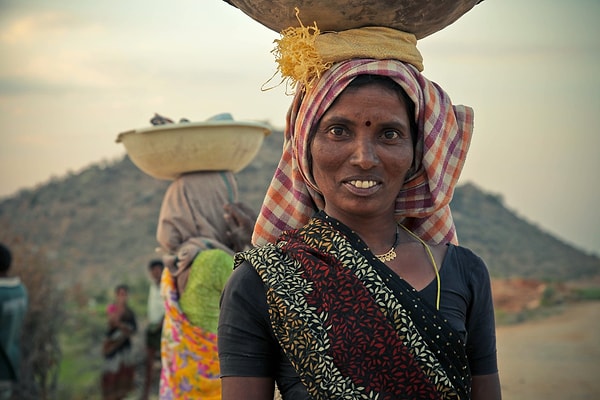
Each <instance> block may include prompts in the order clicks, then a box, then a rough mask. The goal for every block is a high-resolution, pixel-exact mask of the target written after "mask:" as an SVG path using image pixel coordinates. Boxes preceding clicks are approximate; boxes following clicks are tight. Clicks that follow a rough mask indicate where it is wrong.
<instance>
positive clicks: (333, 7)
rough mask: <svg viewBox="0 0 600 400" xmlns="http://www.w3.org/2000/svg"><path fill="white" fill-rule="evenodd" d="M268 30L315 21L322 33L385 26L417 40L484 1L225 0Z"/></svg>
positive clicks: (439, 28)
mask: <svg viewBox="0 0 600 400" xmlns="http://www.w3.org/2000/svg"><path fill="white" fill-rule="evenodd" d="M224 1H225V2H227V3H229V4H231V5H233V6H235V7H237V8H239V9H240V10H241V11H242V12H244V13H245V14H247V15H248V16H250V17H251V18H252V19H254V20H256V21H258V22H260V23H261V24H263V25H264V26H266V27H267V28H269V29H272V30H274V31H276V32H281V31H282V30H284V29H286V28H288V27H297V26H299V25H300V24H299V21H298V19H297V17H296V11H295V8H298V9H299V11H300V15H299V18H300V20H301V21H302V22H303V24H305V25H312V24H313V22H316V24H317V26H318V28H319V29H320V30H321V32H325V31H343V30H347V29H354V28H361V27H364V26H385V27H388V28H394V29H397V30H400V31H403V32H408V33H412V34H413V35H415V36H416V38H417V39H421V38H424V37H426V36H429V35H431V34H432V33H435V32H437V31H440V30H442V29H444V28H445V27H446V26H448V25H450V24H452V23H453V22H454V21H456V20H457V19H459V18H460V17H461V16H463V15H464V14H465V13H466V12H467V11H469V10H471V9H472V8H473V7H474V6H475V5H476V4H477V3H480V2H482V1H483V0H395V1H394V0H321V1H317V0H224Z"/></svg>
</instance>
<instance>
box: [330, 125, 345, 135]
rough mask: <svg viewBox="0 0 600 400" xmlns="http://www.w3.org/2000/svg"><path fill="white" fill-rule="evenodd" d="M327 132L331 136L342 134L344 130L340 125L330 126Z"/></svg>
mask: <svg viewBox="0 0 600 400" xmlns="http://www.w3.org/2000/svg"><path fill="white" fill-rule="evenodd" d="M328 132H329V133H330V134H331V135H333V136H342V135H343V134H344V132H345V130H344V128H342V127H341V126H332V127H331V128H329V131H328Z"/></svg>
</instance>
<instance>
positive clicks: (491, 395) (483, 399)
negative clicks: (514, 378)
mask: <svg viewBox="0 0 600 400" xmlns="http://www.w3.org/2000/svg"><path fill="white" fill-rule="evenodd" d="M501 399H502V393H501V391H500V378H499V377H498V373H495V374H489V375H475V376H473V380H472V387H471V400H501Z"/></svg>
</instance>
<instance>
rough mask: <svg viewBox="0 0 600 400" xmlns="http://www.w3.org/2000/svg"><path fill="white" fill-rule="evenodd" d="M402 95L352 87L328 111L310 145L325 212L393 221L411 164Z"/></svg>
mask: <svg viewBox="0 0 600 400" xmlns="http://www.w3.org/2000/svg"><path fill="white" fill-rule="evenodd" d="M410 126H411V124H410V120H409V115H408V113H407V107H406V105H405V102H404V100H403V99H402V98H401V95H400V93H398V92H396V91H394V90H393V89H391V88H389V87H386V86H383V85H382V84H381V83H371V84H368V85H363V86H359V87H348V88H347V89H346V90H344V92H342V94H341V95H340V96H339V97H338V98H337V99H336V101H335V102H334V103H333V104H332V106H331V107H330V108H329V109H328V110H327V111H326V112H325V114H324V115H323V117H322V118H321V120H320V121H319V124H318V125H317V130H316V133H315V135H314V138H313V139H312V142H311V145H310V151H311V157H312V174H313V177H314V180H315V182H316V184H317V187H318V188H319V190H320V191H321V193H322V194H323V197H324V198H325V212H327V213H328V214H329V215H330V216H332V217H334V218H337V219H339V220H340V221H342V222H346V223H347V224H348V222H347V221H351V220H352V219H353V218H354V219H358V220H360V219H362V218H373V217H376V216H382V217H385V218H390V217H391V216H392V215H393V212H394V205H395V200H396V197H397V195H398V193H399V191H400V189H401V188H402V185H403V184H404V178H405V176H406V173H407V171H408V170H409V168H410V167H411V165H412V161H413V143H412V139H411V132H410Z"/></svg>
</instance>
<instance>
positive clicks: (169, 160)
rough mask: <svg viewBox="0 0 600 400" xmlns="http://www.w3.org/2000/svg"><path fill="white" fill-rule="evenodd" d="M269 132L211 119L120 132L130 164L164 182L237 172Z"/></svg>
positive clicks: (247, 124)
mask: <svg viewBox="0 0 600 400" xmlns="http://www.w3.org/2000/svg"><path fill="white" fill-rule="evenodd" d="M270 133H271V129H270V128H269V127H268V126H267V125H265V124H262V123H258V122H243V121H232V120H224V121H219V120H213V121H206V122H187V123H179V124H166V125H157V126H153V127H148V128H142V129H135V130H130V131H126V132H122V133H120V134H119V135H118V137H117V140H116V141H117V143H123V145H124V146H125V149H126V150H127V154H128V155H129V158H130V159H131V161H132V162H133V163H134V164H135V165H136V166H137V167H138V168H139V169H140V170H142V171H143V172H145V173H146V174H148V175H150V176H152V177H154V178H157V179H165V180H173V179H176V178H177V177H178V176H180V175H181V174H184V173H188V172H195V171H232V172H239V171H241V170H242V169H243V168H244V167H246V166H247V165H248V164H249V163H250V162H251V161H252V160H253V159H254V157H255V156H256V154H257V153H258V151H259V150H260V146H261V145H262V142H263V139H264V137H265V136H267V135H269V134H270Z"/></svg>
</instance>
